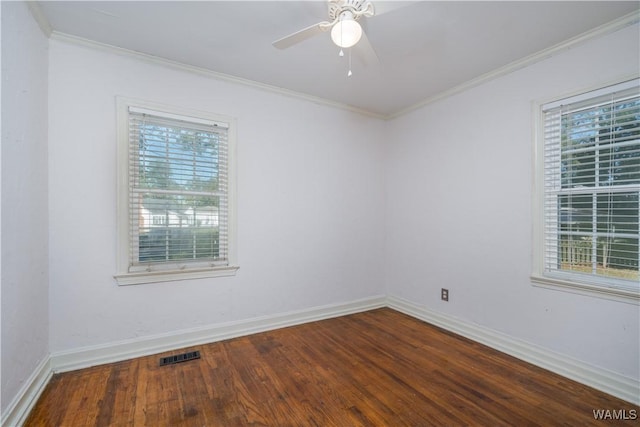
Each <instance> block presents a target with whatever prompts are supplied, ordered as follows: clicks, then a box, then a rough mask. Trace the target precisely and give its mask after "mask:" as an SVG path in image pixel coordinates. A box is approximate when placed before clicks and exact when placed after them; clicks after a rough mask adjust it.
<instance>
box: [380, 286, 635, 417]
mask: <svg viewBox="0 0 640 427" xmlns="http://www.w3.org/2000/svg"><path fill="white" fill-rule="evenodd" d="M387 306H388V307H389V308H392V309H394V310H397V311H400V312H402V313H405V314H408V315H409V316H412V317H415V318H417V319H420V320H423V321H425V322H427V323H431V324H432V325H435V326H439V327H441V328H443V329H446V330H448V331H451V332H454V333H456V334H459V335H462V336H464V337H466V338H469V339H471V340H473V341H476V342H479V343H482V344H484V345H487V346H489V347H491V348H494V349H496V350H499V351H501V352H503V353H506V354H509V355H511V356H514V357H517V358H518V359H521V360H524V361H525V362H529V363H531V364H533V365H536V366H539V367H541V368H544V369H547V370H549V371H551V372H555V373H556V374H559V375H562V376H563V377H566V378H569V379H572V380H574V381H577V382H579V383H582V384H585V385H588V386H590V387H593V388H595V389H598V390H600V391H603V392H605V393H608V394H611V395H613V396H616V397H618V398H620V399H623V400H626V401H627V402H631V403H633V404H635V405H640V382H638V381H637V380H634V379H632V378H627V377H625V376H622V375H620V374H617V373H615V372H611V371H608V370H606V369H602V368H599V367H596V366H593V365H589V364H587V363H584V362H582V361H580V360H576V359H573V358H570V357H568V356H565V355H563V354H560V353H555V352H553V351H550V350H547V349H545V348H543V347H539V346H536V345H534V344H531V343H528V342H525V341H521V340H518V339H516V338H513V337H511V336H509V335H506V334H503V333H500V332H497V331H494V330H492V329H489V328H485V327H483V326H480V325H475V324H472V323H468V322H466V321H464V320H461V319H457V318H454V317H451V316H447V315H445V314H442V313H437V312H435V311H432V310H429V309H427V308H425V307H422V306H419V305H416V304H414V303H412V302H409V301H406V300H404V299H401V298H397V297H394V296H389V297H387Z"/></svg>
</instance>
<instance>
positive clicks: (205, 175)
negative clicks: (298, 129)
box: [126, 105, 230, 273]
mask: <svg viewBox="0 0 640 427" xmlns="http://www.w3.org/2000/svg"><path fill="white" fill-rule="evenodd" d="M126 120H127V125H126V130H127V133H128V135H127V141H126V144H127V148H126V151H127V158H126V163H127V172H128V185H127V187H128V188H127V203H126V204H127V206H128V210H127V212H128V221H127V224H128V225H127V235H128V239H127V240H128V261H127V265H128V267H127V271H126V273H140V272H157V271H161V272H162V271H165V272H166V271H179V272H181V271H185V270H189V269H207V268H213V269H215V268H217V267H224V266H229V265H230V264H229V212H230V209H229V144H228V134H229V124H228V123H225V122H217V121H213V120H211V119H208V118H202V117H190V116H184V115H178V114H174V113H167V112H163V111H155V110H151V109H146V108H141V107H137V106H132V105H127V106H126Z"/></svg>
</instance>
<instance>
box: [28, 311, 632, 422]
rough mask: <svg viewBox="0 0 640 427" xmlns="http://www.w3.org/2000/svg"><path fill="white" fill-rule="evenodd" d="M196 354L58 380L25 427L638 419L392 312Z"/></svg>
mask: <svg viewBox="0 0 640 427" xmlns="http://www.w3.org/2000/svg"><path fill="white" fill-rule="evenodd" d="M193 350H198V351H200V354H201V358H200V359H197V360H192V361H189V362H184V363H179V364H175V365H167V366H158V364H159V358H160V356H165V355H167V354H162V355H157V356H149V357H141V358H138V359H133V360H128V361H124V362H119V363H114V364H110V365H103V366H97V367H93V368H88V369H83V370H79V371H74V372H67V373H62V374H57V375H54V377H53V378H52V380H51V382H50V383H49V385H48V386H47V387H46V389H45V391H44V392H43V394H42V396H41V398H40V400H39V401H38V403H37V405H36V406H35V408H34V409H33V411H32V412H31V414H30V415H29V418H28V420H27V422H26V425H27V426H179V425H183V426H249V425H258V426H262V425H266V426H339V427H345V426H430V425H433V426H461V425H474V426H475V425H482V426H501V425H505V426H506V425H509V426H528V425H540V426H553V425H567V426H587V425H595V426H602V425H613V424H616V425H636V426H637V425H638V420H637V419H635V420H626V421H625V420H613V421H611V420H609V421H600V420H596V419H595V418H594V412H593V411H594V410H610V411H613V410H615V411H620V410H624V411H625V412H624V414H625V416H626V418H633V414H637V415H640V413H638V407H636V406H633V405H631V404H629V403H627V402H624V401H622V400H619V399H616V398H614V397H612V396H609V395H607V394H604V393H602V392H599V391H597V390H594V389H592V388H589V387H586V386H583V385H581V384H578V383H576V382H574V381H571V380H568V379H566V378H563V377H561V376H558V375H555V374H553V373H550V372H548V371H545V370H543V369H540V368H537V367H535V366H532V365H530V364H527V363H524V362H522V361H519V360H517V359H515V358H513V357H510V356H507V355H505V354H503V353H500V352H498V351H495V350H492V349H490V348H488V347H486V346H483V345H481V344H478V343H475V342H473V341H470V340H467V339H465V338H462V337H459V336H457V335H454V334H452V333H449V332H446V331H444V330H442V329H439V328H436V327H433V326H430V325H428V324H426V323H423V322H421V321H419V320H416V319H413V318H411V317H409V316H405V315H403V314H401V313H398V312H396V311H393V310H391V309H379V310H373V311H369V312H365V313H359V314H354V315H350V316H345V317H340V318H335V319H329V320H324V321H320V322H314V323H308V324H305V325H301V326H294V327H290V328H284V329H280V330H276V331H272V332H265V333H260V334H256V335H251V336H247V337H241V338H236V339H231V340H227V341H222V342H218V343H213V344H207V345H202V346H197V347H193V348H188V349H184V350H182V351H176V352H172V353H169V354H177V353H181V352H183V351H193ZM634 411H635V412H634ZM609 414H610V415H611V414H612V413H611V412H610V413H609ZM620 414H621V412H616V415H617V416H619V415H620Z"/></svg>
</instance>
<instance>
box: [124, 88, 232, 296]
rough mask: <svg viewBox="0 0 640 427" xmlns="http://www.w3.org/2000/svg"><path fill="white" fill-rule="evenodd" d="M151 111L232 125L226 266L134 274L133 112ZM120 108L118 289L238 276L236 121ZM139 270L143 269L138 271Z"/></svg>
mask: <svg viewBox="0 0 640 427" xmlns="http://www.w3.org/2000/svg"><path fill="white" fill-rule="evenodd" d="M130 107H132V108H134V109H135V108H138V109H145V110H151V111H153V112H157V113H160V114H167V115H172V114H173V115H178V116H182V117H188V118H193V119H194V121H197V120H208V121H215V122H222V123H224V124H225V125H228V133H227V146H228V147H227V148H228V153H227V156H228V157H227V165H226V166H227V178H228V189H227V203H228V210H227V222H228V236H227V239H228V242H227V243H228V253H227V260H228V262H227V263H226V265H218V266H207V267H204V266H202V265H197V266H191V267H190V266H189V263H184V264H183V265H181V266H180V267H179V268H177V269H176V268H174V269H158V270H153V271H133V272H132V271H130V262H129V259H130V253H129V250H130V248H131V245H130V243H131V242H130V233H129V227H130V222H129V221H130V212H129V209H130V206H129V180H130V175H129V108H130ZM116 108H117V203H116V209H117V213H116V219H117V245H116V247H117V254H116V257H117V273H116V274H115V275H114V278H115V279H116V282H117V283H118V285H137V284H143V283H157V282H169V281H176V280H189V279H203V278H214V277H227V276H234V275H235V274H236V271H237V270H238V268H239V266H238V263H237V244H236V242H237V238H236V234H237V221H236V217H237V213H236V187H237V186H236V180H237V177H236V168H237V166H236V127H237V126H236V123H237V122H236V119H234V118H232V117H228V116H221V115H218V114H213V113H209V112H204V111H198V110H193V109H189V108H182V107H175V106H169V105H165V104H160V103H156V102H151V101H143V100H139V99H133V98H127V97H122V96H118V97H116ZM138 270H139V269H138Z"/></svg>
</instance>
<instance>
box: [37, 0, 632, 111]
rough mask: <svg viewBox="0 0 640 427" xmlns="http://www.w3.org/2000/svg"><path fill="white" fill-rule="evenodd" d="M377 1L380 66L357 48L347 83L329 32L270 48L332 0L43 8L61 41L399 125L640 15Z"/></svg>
mask: <svg viewBox="0 0 640 427" xmlns="http://www.w3.org/2000/svg"><path fill="white" fill-rule="evenodd" d="M373 3H374V6H376V9H377V10H378V11H384V10H385V9H386V10H390V11H388V12H386V13H383V14H379V15H378V16H374V17H372V18H362V20H364V23H363V27H364V30H365V32H366V34H367V35H368V40H369V41H370V43H371V45H372V46H373V48H374V49H375V51H376V53H377V56H378V58H379V62H376V63H370V64H364V63H363V62H362V61H361V60H360V56H358V54H359V53H360V54H362V52H359V50H361V49H362V47H360V46H359V45H356V47H355V48H354V49H353V59H352V69H353V76H352V77H347V69H348V56H345V57H344V58H340V57H339V56H338V48H337V47H336V46H335V45H334V44H333V43H332V42H331V39H330V35H329V33H323V34H320V35H319V36H317V37H315V38H312V39H309V40H306V41H304V42H302V43H300V44H298V45H295V46H293V47H291V48H289V49H286V50H278V49H276V48H274V47H273V46H272V45H271V43H272V42H273V41H275V40H277V39H280V38H282V37H284V36H286V35H288V34H290V33H293V32H295V31H297V30H300V29H302V28H304V27H307V26H309V25H312V24H315V23H317V22H320V21H324V20H327V19H328V17H327V2H326V1H277V2H274V1H254V2H249V1H196V2H184V1H182V2H181V1H178V2H175V1H140V2H136V1H121V2H116V1H106V2H102V1H69V2H63V1H44V2H40V3H39V7H40V9H41V11H42V13H43V15H44V17H45V18H46V19H47V20H48V22H49V25H50V27H51V28H52V30H53V31H54V33H64V34H69V35H73V36H77V37H81V38H86V39H89V40H93V41H97V42H101V43H106V44H109V45H113V46H117V47H121V48H125V49H130V50H134V51H138V52H143V53H146V54H150V55H154V56H158V57H161V58H166V59H170V60H173V61H178V62H181V63H184V64H188V65H192V66H196V67H201V68H205V69H208V70H212V71H215V72H217V73H223V74H228V75H231V76H235V77H240V78H243V79H248V80H252V81H255V82H259V83H263V84H267V85H271V86H276V87H280V88H286V89H289V90H292V91H296V92H300V93H303V94H306V95H311V96H314V97H319V98H323V99H327V100H330V101H333V102H338V103H341V104H346V105H349V106H353V107H356V108H359V109H362V110H366V111H369V112H372V113H375V114H379V115H382V116H389V115H392V114H394V113H397V112H398V111H401V110H403V109H407V108H409V107H411V106H412V105H415V104H418V103H420V102H421V101H423V100H425V99H428V98H430V97H433V96H436V95H438V94H439V93H442V92H445V91H447V90H449V89H451V88H453V87H456V86H458V85H461V84H463V83H465V82H467V81H469V80H472V79H474V78H476V77H478V76H480V75H483V74H485V73H488V72H491V71H492V70H496V69H498V68H500V67H503V66H505V65H507V64H509V63H512V62H514V61H517V60H520V59H522V58H525V57H527V56H529V55H532V54H534V53H536V52H539V51H541V50H544V49H547V48H549V47H551V46H554V45H556V44H558V43H561V42H563V41H565V40H568V39H570V38H572V37H575V36H578V35H580V34H582V33H584V32H586V31H588V30H591V29H593V28H595V27H597V26H600V25H602V24H605V23H608V22H610V21H612V20H614V19H616V18H619V17H621V16H624V15H627V14H629V13H631V12H634V11H637V10H638V8H639V4H640V3H638V2H637V1H622V2H617V1H569V2H558V1H554V2H541V1H532V2H529V1H511V2H506V1H498V2H484V1H471V2H462V1H444V2H441V1H414V2H389V1H376V0H373ZM398 3H402V4H398ZM395 6H402V7H395ZM636 13H637V12H636ZM365 45H366V42H365Z"/></svg>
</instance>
